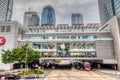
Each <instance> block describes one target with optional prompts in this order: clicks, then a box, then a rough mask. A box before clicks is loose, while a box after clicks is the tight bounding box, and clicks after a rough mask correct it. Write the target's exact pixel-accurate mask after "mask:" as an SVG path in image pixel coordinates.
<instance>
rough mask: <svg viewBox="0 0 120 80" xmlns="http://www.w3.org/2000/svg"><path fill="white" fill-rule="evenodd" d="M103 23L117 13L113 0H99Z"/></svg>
mask: <svg viewBox="0 0 120 80" xmlns="http://www.w3.org/2000/svg"><path fill="white" fill-rule="evenodd" d="M98 5H99V14H100V21H101V25H104V24H105V23H106V22H107V21H108V20H109V19H110V18H112V17H113V16H114V15H115V10H114V2H113V0H98Z"/></svg>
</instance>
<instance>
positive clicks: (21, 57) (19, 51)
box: [2, 45, 40, 64]
mask: <svg viewBox="0 0 120 80" xmlns="http://www.w3.org/2000/svg"><path fill="white" fill-rule="evenodd" d="M2 51H3V54H2V62H3V63H6V64H7V63H13V62H18V63H26V59H27V64H28V63H31V62H33V61H34V60H36V59H39V58H40V53H39V52H38V51H35V50H33V49H32V48H30V47H28V45H23V46H20V47H17V48H15V49H13V50H11V51H10V50H7V51H5V50H2ZM26 54H27V56H26Z"/></svg>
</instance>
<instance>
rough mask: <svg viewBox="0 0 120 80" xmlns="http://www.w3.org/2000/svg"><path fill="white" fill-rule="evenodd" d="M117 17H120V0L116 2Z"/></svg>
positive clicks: (115, 0)
mask: <svg viewBox="0 0 120 80" xmlns="http://www.w3.org/2000/svg"><path fill="white" fill-rule="evenodd" d="M114 5H115V13H116V16H118V17H120V0H114Z"/></svg>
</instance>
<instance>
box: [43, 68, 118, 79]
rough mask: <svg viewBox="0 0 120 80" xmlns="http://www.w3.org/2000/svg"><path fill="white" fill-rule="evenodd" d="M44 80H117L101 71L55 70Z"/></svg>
mask: <svg viewBox="0 0 120 80" xmlns="http://www.w3.org/2000/svg"><path fill="white" fill-rule="evenodd" d="M44 80H117V79H116V78H114V77H112V76H109V75H107V74H104V73H102V72H99V71H80V70H76V69H72V70H53V71H51V72H50V73H49V74H48V76H46V78H45V79H44Z"/></svg>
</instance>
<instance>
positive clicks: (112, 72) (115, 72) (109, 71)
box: [98, 70, 120, 76]
mask: <svg viewBox="0 0 120 80" xmlns="http://www.w3.org/2000/svg"><path fill="white" fill-rule="evenodd" d="M98 71H100V72H103V73H107V74H113V75H118V76H120V71H115V70H98Z"/></svg>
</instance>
